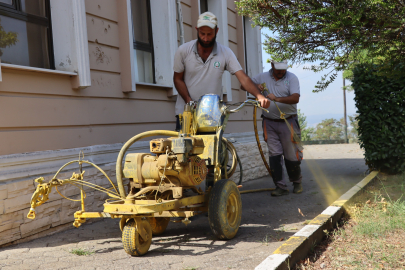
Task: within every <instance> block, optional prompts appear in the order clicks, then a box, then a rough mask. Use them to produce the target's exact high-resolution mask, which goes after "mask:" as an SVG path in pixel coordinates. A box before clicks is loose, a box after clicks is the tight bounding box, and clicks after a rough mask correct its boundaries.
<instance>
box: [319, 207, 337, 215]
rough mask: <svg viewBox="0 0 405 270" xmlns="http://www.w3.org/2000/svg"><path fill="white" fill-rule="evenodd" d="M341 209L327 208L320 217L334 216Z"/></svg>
mask: <svg viewBox="0 0 405 270" xmlns="http://www.w3.org/2000/svg"><path fill="white" fill-rule="evenodd" d="M340 209H341V207H338V206H329V207H328V208H326V209H325V210H324V211H323V212H322V213H321V215H329V216H333V215H334V214H336V213H337V211H339V210H340Z"/></svg>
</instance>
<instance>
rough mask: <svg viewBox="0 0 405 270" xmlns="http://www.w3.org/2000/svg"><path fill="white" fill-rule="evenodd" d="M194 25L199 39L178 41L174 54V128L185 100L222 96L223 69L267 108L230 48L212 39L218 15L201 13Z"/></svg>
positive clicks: (214, 37)
mask: <svg viewBox="0 0 405 270" xmlns="http://www.w3.org/2000/svg"><path fill="white" fill-rule="evenodd" d="M196 29H197V36H198V39H197V40H192V41H190V42H187V43H184V44H183V45H181V46H180V47H179V48H178V49H177V51H176V54H175V56H174V66H173V70H174V75H173V82H174V85H175V86H176V89H177V91H178V93H179V95H178V96H177V102H176V118H177V123H176V130H180V125H179V120H178V115H179V114H181V113H182V112H183V109H184V105H185V104H186V103H188V102H190V101H197V100H198V99H199V98H200V97H201V96H203V95H205V94H217V95H219V96H220V97H222V74H223V73H224V71H225V70H227V71H229V72H230V73H231V74H232V75H235V76H236V77H237V78H238V80H239V82H240V83H241V84H242V86H243V87H244V88H245V89H247V91H248V92H249V93H251V94H252V95H254V96H255V97H256V98H257V99H258V100H259V102H260V104H261V106H262V107H264V108H268V107H269V106H270V102H269V100H268V99H266V97H265V96H263V95H262V94H261V93H260V90H259V89H258V87H257V86H256V84H254V83H253V82H252V80H251V79H250V78H249V77H248V76H247V75H246V74H245V72H244V71H243V70H242V67H241V66H240V64H239V62H238V60H237V59H236V56H235V54H234V53H233V52H232V50H231V49H230V48H228V47H226V46H223V45H221V44H219V43H218V42H216V41H215V39H216V37H217V33H218V26H217V17H216V16H215V15H214V14H212V13H211V12H205V13H203V14H201V15H200V16H199V18H198V21H197V27H196Z"/></svg>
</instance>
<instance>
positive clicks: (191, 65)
mask: <svg viewBox="0 0 405 270" xmlns="http://www.w3.org/2000/svg"><path fill="white" fill-rule="evenodd" d="M197 42H198V41H197V40H192V41H190V42H187V43H184V44H183V45H181V46H180V47H179V48H178V49H177V51H176V54H175V55H174V65H173V70H174V72H177V73H181V72H184V82H185V84H186V86H187V88H188V92H189V94H190V97H191V99H192V100H194V101H198V99H199V98H200V97H201V96H203V95H205V94H216V95H218V96H220V97H221V98H222V74H223V73H224V71H225V70H227V71H229V72H230V73H231V74H232V75H233V74H235V72H237V71H239V70H241V69H242V67H241V66H240V64H239V62H238V59H236V56H235V54H234V53H233V52H232V50H231V49H230V48H228V47H226V46H223V45H221V44H219V43H218V42H216V43H215V45H214V48H213V50H212V52H211V54H210V56H209V57H208V58H207V61H205V63H204V62H203V61H202V59H201V57H200V55H199V54H198V51H197ZM184 105H185V102H184V100H183V98H182V97H181V96H180V95H178V96H177V102H176V115H177V114H180V113H183V110H184Z"/></svg>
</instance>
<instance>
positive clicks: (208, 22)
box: [197, 11, 218, 29]
mask: <svg viewBox="0 0 405 270" xmlns="http://www.w3.org/2000/svg"><path fill="white" fill-rule="evenodd" d="M217 24H218V21H217V17H216V16H215V15H214V14H212V13H211V12H208V11H207V12H204V13H203V14H201V15H200V16H199V17H198V21H197V28H200V27H201V26H208V27H209V28H212V29H214V28H215V27H216V26H217Z"/></svg>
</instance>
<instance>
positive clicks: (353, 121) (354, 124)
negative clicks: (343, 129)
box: [348, 114, 359, 140]
mask: <svg viewBox="0 0 405 270" xmlns="http://www.w3.org/2000/svg"><path fill="white" fill-rule="evenodd" d="M358 116H359V114H355V115H348V117H349V123H350V127H351V129H350V131H349V133H348V137H349V139H355V140H357V137H358V130H359V120H358V118H357V117H358Z"/></svg>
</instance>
